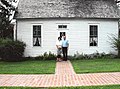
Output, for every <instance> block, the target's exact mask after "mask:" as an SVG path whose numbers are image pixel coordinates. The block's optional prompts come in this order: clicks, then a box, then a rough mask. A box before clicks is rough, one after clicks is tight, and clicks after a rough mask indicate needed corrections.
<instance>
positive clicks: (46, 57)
mask: <svg viewBox="0 0 120 89" xmlns="http://www.w3.org/2000/svg"><path fill="white" fill-rule="evenodd" d="M55 59H56V55H55V54H52V53H51V52H49V53H47V52H45V53H44V54H43V55H40V56H37V57H35V60H55Z"/></svg>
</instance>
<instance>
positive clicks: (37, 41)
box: [33, 25, 41, 46]
mask: <svg viewBox="0 0 120 89" xmlns="http://www.w3.org/2000/svg"><path fill="white" fill-rule="evenodd" d="M33 46H41V25H33Z"/></svg>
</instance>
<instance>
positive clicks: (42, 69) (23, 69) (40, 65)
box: [0, 60, 56, 74]
mask: <svg viewBox="0 0 120 89" xmlns="http://www.w3.org/2000/svg"><path fill="white" fill-rule="evenodd" d="M55 67H56V62H55V61H54V60H49V61H47V60H45V61H42V60H41V61H40V60H39V61H37V60H35V61H32V60H29V61H24V62H0V74H53V73H55Z"/></svg>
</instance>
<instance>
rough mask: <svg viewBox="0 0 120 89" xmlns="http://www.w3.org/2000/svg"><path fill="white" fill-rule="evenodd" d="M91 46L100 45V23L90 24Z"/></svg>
mask: <svg viewBox="0 0 120 89" xmlns="http://www.w3.org/2000/svg"><path fill="white" fill-rule="evenodd" d="M89 30H90V46H97V45H98V25H90V26H89Z"/></svg>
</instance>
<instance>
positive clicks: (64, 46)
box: [62, 36, 69, 61]
mask: <svg viewBox="0 0 120 89" xmlns="http://www.w3.org/2000/svg"><path fill="white" fill-rule="evenodd" d="M68 47H69V43H68V40H66V36H63V40H62V52H63V61H67V59H68Z"/></svg>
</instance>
